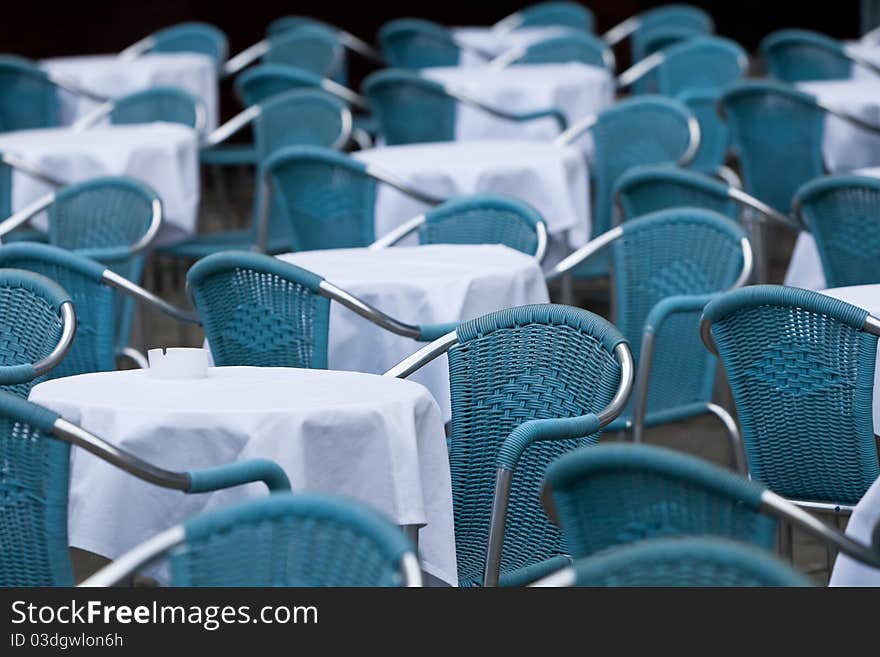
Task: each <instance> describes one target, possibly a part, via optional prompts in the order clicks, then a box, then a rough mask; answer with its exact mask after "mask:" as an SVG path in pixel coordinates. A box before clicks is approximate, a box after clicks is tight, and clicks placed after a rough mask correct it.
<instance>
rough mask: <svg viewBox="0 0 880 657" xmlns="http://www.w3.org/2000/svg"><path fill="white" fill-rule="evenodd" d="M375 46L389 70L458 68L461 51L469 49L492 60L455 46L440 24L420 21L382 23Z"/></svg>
mask: <svg viewBox="0 0 880 657" xmlns="http://www.w3.org/2000/svg"><path fill="white" fill-rule="evenodd" d="M379 47H380V48H381V50H382V55H383V56H384V58H385V61H386V62H387V63H388V66H390V67H393V68H404V69H407V68H408V69H420V68H428V67H432V66H458V64H459V62H460V59H461V52H462V51H463V50H472V51H473V52H475V53H476V54H477V55H478V56H482V57H483V58H484V59H485V60H486V61H489V60H490V59H492V55H490V54H488V53H479V52H477V51H474V50H473V49H470V48H468V47H466V46H464V45H462V44H460V43H458V42H457V41H456V40H455V38H454V36H453V35H452V33H451V32H450V31H449V30H448V29H447V28H445V27H443V26H442V25H440V24H438V23H434V22H431V21H426V20H422V19H420V18H397V19H395V20H392V21H388V22H387V23H385V24H384V25H383V26H382V27H381V28H380V29H379Z"/></svg>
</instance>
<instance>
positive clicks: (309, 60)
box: [263, 25, 345, 78]
mask: <svg viewBox="0 0 880 657" xmlns="http://www.w3.org/2000/svg"><path fill="white" fill-rule="evenodd" d="M263 61H264V62H265V63H267V64H277V65H280V66H295V67H297V68H301V69H304V70H306V71H309V72H311V73H314V74H315V75H320V76H321V77H325V78H329V77H334V76H335V75H337V74H338V73H339V72H340V70H341V69H342V68H343V63H344V61H345V53H344V50H343V47H342V45H341V44H340V43H339V39H338V37H337V35H336V34H335V33H334V32H333V31H331V30H328V29H326V28H323V27H320V26H318V25H303V26H301V27H298V28H296V29H293V30H287V31H284V32H281V33H280V34H277V35H275V36H271V37H269V49H268V50H267V51H266V54H264V55H263Z"/></svg>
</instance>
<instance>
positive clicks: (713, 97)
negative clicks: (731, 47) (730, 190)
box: [676, 89, 739, 181]
mask: <svg viewBox="0 0 880 657" xmlns="http://www.w3.org/2000/svg"><path fill="white" fill-rule="evenodd" d="M676 97H677V98H678V100H680V101H681V102H682V103H684V104H685V105H686V106H687V108H688V109H689V110H690V111H691V113H692V114H693V115H694V117H695V118H696V119H697V123H699V124H700V146H699V148H697V152H696V154H695V155H694V159H692V160H691V161H690V163H689V164H688V168H689V169H693V170H694V171H699V172H701V173H706V174H709V175H713V176H717V175H720V176H722V177H724V178H726V179H733V177H732V176H730V173H731V172H730V170H729V169H728V168H727V166H726V164H725V163H726V161H727V152H728V150H729V149H730V129H729V128H728V127H727V123H726V122H725V121H724V119H722V118H721V115H720V114H719V113H718V100H719V98H721V93H720V92H719V91H713V90H708V89H695V90H692V91H683V92H681V93H680V94H678V95H677V96H676ZM734 175H735V174H734ZM736 180H737V181H739V177H737V178H736Z"/></svg>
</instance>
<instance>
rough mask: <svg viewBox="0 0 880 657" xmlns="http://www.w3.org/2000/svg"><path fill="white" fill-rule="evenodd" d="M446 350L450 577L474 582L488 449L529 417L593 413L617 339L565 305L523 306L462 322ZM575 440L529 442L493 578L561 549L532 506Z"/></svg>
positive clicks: (490, 488)
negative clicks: (550, 468)
mask: <svg viewBox="0 0 880 657" xmlns="http://www.w3.org/2000/svg"><path fill="white" fill-rule="evenodd" d="M458 338H459V342H460V344H459V345H458V346H455V347H453V349H452V350H450V352H449V379H450V389H451V398H452V431H451V435H450V443H449V448H450V452H449V459H450V468H451V471H452V498H453V506H454V513H455V540H456V554H457V558H458V576H459V581H460V583H461V584H462V585H465V586H468V585H474V584H476V583H479V582H481V581H482V579H483V568H484V565H485V557H486V545H487V540H488V535H489V520H490V515H491V506H492V496H493V492H494V481H495V470H496V467H497V466H496V463H497V456H498V450H499V447H500V446H501V444H502V442H503V441H504V440H505V439H506V438H507V437H508V435H509V434H510V433H511V431H513V429H515V428H516V427H517V426H519V425H521V424H522V423H523V422H526V421H528V420H534V419H549V418H567V417H575V416H580V415H585V414H587V413H593V412H599V411H600V410H601V409H603V408H604V407H605V406H606V405H607V404H608V402H609V401H610V400H611V398H612V397H613V395H614V392H615V391H616V389H617V386H618V383H619V380H620V366H619V364H618V362H617V360H616V359H615V358H614V356H613V349H614V345H616V344H617V343H618V342H620V341H621V338H620V336H619V334H618V333H617V331H616V330H615V329H614V328H613V327H612V326H611V325H610V324H608V322H606V321H605V320H603V319H601V318H600V317H598V316H596V315H593V314H592V313H589V312H587V311H584V310H579V309H575V308H569V307H567V306H552V305H544V306H524V307H521V308H513V309H510V310H503V311H499V312H497V313H492V314H490V315H486V316H484V317H481V318H478V319H475V320H472V321H470V322H465V323H464V324H462V325H461V326H460V327H459V328H458ZM597 440H598V435H597V434H594V435H593V436H590V437H584V438H583V439H579V440H561V441H550V442H539V443H536V444H535V445H533V446H532V447H530V448H528V449H527V451H526V452H525V454H524V456H523V457H522V458H521V459H520V460H519V465H518V467H517V470H516V474H515V476H514V477H513V487H512V490H511V495H510V504H509V511H508V516H507V529H506V535H505V541H504V549H503V552H502V563H501V571H502V573H504V572H509V571H512V570H515V569H517V568H522V567H525V566H529V565H532V564H535V563H538V562H540V561H543V560H544V559H547V558H550V557H552V556H555V555H557V554H559V553H560V552H561V551H562V545H561V536H560V533H559V530H558V529H557V528H556V527H555V526H554V525H553V524H552V523H550V522H549V521H548V520H547V518H546V516H545V515H544V512H543V510H542V508H541V505H540V499H539V498H540V494H539V493H540V488H541V481H542V478H543V475H544V470H545V468H546V467H547V465H548V464H549V463H550V462H551V461H553V460H554V459H555V458H557V457H558V456H559V455H560V454H562V453H563V452H565V451H567V450H570V449H572V448H573V447H575V446H577V445H584V444H593V443H595V442H596V441H597Z"/></svg>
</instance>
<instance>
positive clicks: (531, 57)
mask: <svg viewBox="0 0 880 657" xmlns="http://www.w3.org/2000/svg"><path fill="white" fill-rule="evenodd" d="M610 52H611V51H610V50H609V49H608V45H607V44H606V43H605V42H604V41H602V40H601V39H599V38H598V37H595V36H593V35H592V34H586V33H584V34H579V33H572V34H566V35H564V36H557V37H553V38H550V39H544V40H542V41H537V42H535V43H532V44H529V45H528V46H527V47H526V48H525V49H524V50H523V52H522V54H521V55H520V56H519V57H517V58H516V59H514V60H513V61H512V62H511V64H565V63H567V62H580V63H581V64H588V65H590V66H597V67H599V68H613V62H614V59H613V55H611V54H610Z"/></svg>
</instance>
